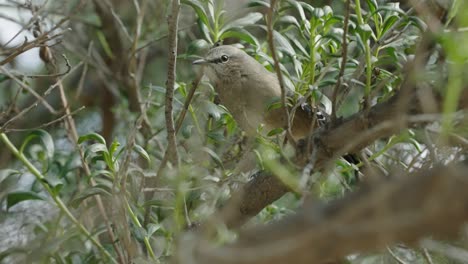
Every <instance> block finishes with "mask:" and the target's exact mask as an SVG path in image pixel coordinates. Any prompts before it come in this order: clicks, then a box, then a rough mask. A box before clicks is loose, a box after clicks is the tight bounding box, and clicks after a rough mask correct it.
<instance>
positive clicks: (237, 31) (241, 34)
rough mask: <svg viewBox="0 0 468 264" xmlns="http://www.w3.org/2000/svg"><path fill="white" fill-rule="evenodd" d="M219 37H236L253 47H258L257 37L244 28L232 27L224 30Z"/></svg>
mask: <svg viewBox="0 0 468 264" xmlns="http://www.w3.org/2000/svg"><path fill="white" fill-rule="evenodd" d="M220 38H221V39H225V38H238V39H240V40H243V41H245V42H247V43H249V44H251V45H253V46H254V47H255V48H257V49H258V48H259V47H260V42H258V40H257V38H255V37H254V36H253V35H252V34H250V32H248V31H247V30H245V29H242V28H232V29H230V30H229V31H226V32H224V33H223V34H222V35H221V37H220Z"/></svg>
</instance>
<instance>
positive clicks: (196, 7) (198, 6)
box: [181, 0, 210, 28]
mask: <svg viewBox="0 0 468 264" xmlns="http://www.w3.org/2000/svg"><path fill="white" fill-rule="evenodd" d="M181 3H182V4H185V5H188V6H190V7H192V8H193V11H195V13H196V14H197V17H198V18H199V19H200V21H201V22H203V24H204V25H206V26H207V27H208V28H209V27H210V22H209V21H208V16H207V15H206V12H205V8H203V4H202V3H200V1H197V0H182V1H181Z"/></svg>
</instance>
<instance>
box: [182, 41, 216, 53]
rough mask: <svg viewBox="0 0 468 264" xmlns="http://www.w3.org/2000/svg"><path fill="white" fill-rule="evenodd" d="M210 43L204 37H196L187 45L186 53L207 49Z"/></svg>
mask: <svg viewBox="0 0 468 264" xmlns="http://www.w3.org/2000/svg"><path fill="white" fill-rule="evenodd" d="M209 47H210V44H209V43H208V42H207V41H206V40H204V39H196V40H194V41H192V42H191V43H190V44H189V45H188V47H187V52H186V53H187V55H193V54H198V53H199V52H200V50H204V49H208V48H209Z"/></svg>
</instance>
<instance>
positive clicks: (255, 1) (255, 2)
mask: <svg viewBox="0 0 468 264" xmlns="http://www.w3.org/2000/svg"><path fill="white" fill-rule="evenodd" d="M247 6H248V7H267V8H270V3H269V2H266V1H262V0H251V1H249V3H248V4H247Z"/></svg>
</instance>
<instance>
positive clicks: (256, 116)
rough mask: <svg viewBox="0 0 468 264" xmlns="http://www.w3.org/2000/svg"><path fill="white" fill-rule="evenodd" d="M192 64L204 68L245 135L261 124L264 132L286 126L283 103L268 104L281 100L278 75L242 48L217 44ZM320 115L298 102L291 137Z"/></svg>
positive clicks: (299, 134) (299, 136)
mask: <svg viewBox="0 0 468 264" xmlns="http://www.w3.org/2000/svg"><path fill="white" fill-rule="evenodd" d="M193 64H194V65H203V66H205V67H206V69H205V74H206V75H207V77H208V79H209V80H210V82H211V83H212V84H213V86H214V89H215V91H216V93H217V94H218V96H219V99H220V102H221V104H223V105H224V106H225V107H226V108H227V109H228V110H229V112H230V113H231V114H232V116H233V118H234V119H235V120H236V122H237V124H238V126H239V127H240V128H241V129H242V130H243V131H245V132H246V133H247V135H250V136H252V135H253V136H255V135H256V134H257V131H258V128H259V126H263V131H265V133H268V132H269V131H271V130H273V129H276V128H286V127H287V125H288V120H287V117H286V114H285V111H284V108H282V107H283V106H280V107H271V106H272V105H273V104H274V103H275V102H280V98H281V86H280V83H279V81H278V77H277V75H276V74H274V73H272V72H270V71H268V70H267V69H266V68H265V67H264V66H263V65H262V64H260V63H259V62H258V61H257V60H255V59H254V58H253V57H251V56H250V55H248V54H247V53H246V52H245V51H243V50H242V49H239V48H237V47H235V46H232V45H219V46H216V47H213V48H211V49H210V50H209V51H208V53H207V54H206V56H205V57H204V58H201V59H198V60H195V61H193ZM286 89H287V96H288V98H291V97H292V95H293V94H294V93H293V92H292V91H291V90H290V89H288V88H286ZM276 105H278V104H276ZM289 108H291V107H290V106H289ZM314 114H315V118H314ZM323 118H324V114H323V113H322V112H321V111H315V110H314V109H313V108H312V107H310V105H307V104H301V107H297V108H296V111H294V117H293V118H292V120H291V121H290V125H291V127H290V128H291V134H292V137H293V139H294V140H298V139H302V138H304V137H306V136H307V135H308V134H309V133H310V131H311V126H312V125H313V123H314V121H320V120H322V119H323Z"/></svg>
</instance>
